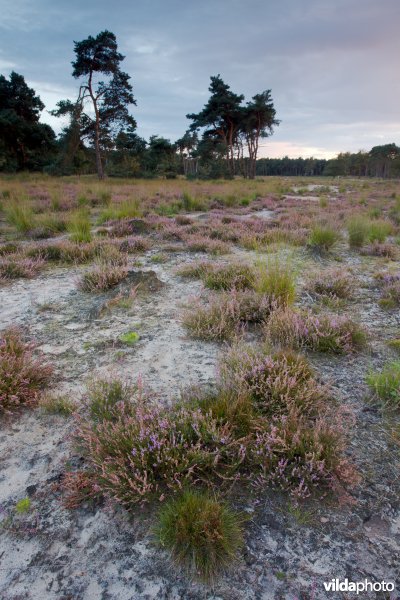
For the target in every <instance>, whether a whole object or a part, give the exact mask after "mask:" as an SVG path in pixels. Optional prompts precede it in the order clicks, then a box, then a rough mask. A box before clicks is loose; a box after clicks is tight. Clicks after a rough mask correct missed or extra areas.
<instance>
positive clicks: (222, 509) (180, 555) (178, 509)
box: [155, 490, 243, 583]
mask: <svg viewBox="0 0 400 600" xmlns="http://www.w3.org/2000/svg"><path fill="white" fill-rule="evenodd" d="M242 523H243V518H242V517H240V516H239V515H238V514H237V513H235V512H234V511H232V510H231V509H230V508H229V507H228V505H227V504H226V503H224V502H219V501H218V500H216V499H215V498H213V497H212V496H210V495H209V494H207V493H205V492H194V491H189V490H187V491H184V492H183V493H182V494H181V495H180V496H177V497H176V498H172V499H171V500H170V501H169V502H168V503H167V504H166V505H165V506H164V507H163V508H162V509H161V510H160V512H159V515H158V525H157V527H156V528H155V534H156V538H157V540H158V542H159V544H160V545H161V546H162V547H163V548H165V549H166V550H167V551H168V552H169V553H170V554H171V557H172V559H173V560H174V562H175V563H176V564H177V565H178V566H179V567H181V568H183V569H185V571H186V572H187V573H188V574H189V575H191V576H192V577H195V578H198V579H201V580H203V581H205V582H207V583H212V582H213V581H214V580H215V578H216V576H217V575H218V574H219V573H220V572H222V571H225V570H226V569H227V568H228V567H229V566H230V565H231V563H232V562H234V561H235V560H236V559H237V556H238V552H239V550H240V549H241V548H242V546H243V530H242Z"/></svg>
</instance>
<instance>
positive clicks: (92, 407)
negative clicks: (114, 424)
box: [87, 377, 135, 423]
mask: <svg viewBox="0 0 400 600" xmlns="http://www.w3.org/2000/svg"><path fill="white" fill-rule="evenodd" d="M134 393H135V388H134V386H132V385H129V384H127V383H124V382H123V381H121V380H120V379H118V378H117V377H109V378H108V379H98V380H92V381H91V382H90V383H89V384H88V386H87V408H88V411H89V416H90V419H91V420H92V421H93V422H95V423H100V422H102V421H104V420H105V421H113V420H114V419H115V408H116V407H120V408H121V409H123V410H122V413H124V412H129V406H130V399H131V397H132V396H133V395H134Z"/></svg>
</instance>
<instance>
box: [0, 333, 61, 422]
mask: <svg viewBox="0 0 400 600" xmlns="http://www.w3.org/2000/svg"><path fill="white" fill-rule="evenodd" d="M33 349H34V346H33V345H32V344H29V343H26V342H24V341H23V339H22V335H21V333H20V332H19V331H18V330H17V329H8V330H6V331H3V332H2V333H1V336H0V413H1V412H3V413H4V412H12V411H13V410H15V409H17V408H18V407H19V406H22V405H29V404H33V403H35V402H36V401H37V400H38V397H39V394H40V391H41V390H42V389H44V388H45V387H46V385H47V384H48V382H49V379H50V376H51V373H52V368H51V366H50V365H46V364H44V363H43V361H42V360H41V359H39V358H34V356H33Z"/></svg>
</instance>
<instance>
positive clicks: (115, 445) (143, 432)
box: [77, 395, 238, 508]
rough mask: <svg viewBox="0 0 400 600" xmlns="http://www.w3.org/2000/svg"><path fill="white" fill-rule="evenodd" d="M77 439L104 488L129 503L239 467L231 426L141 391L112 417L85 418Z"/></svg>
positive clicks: (97, 480) (115, 410) (231, 471)
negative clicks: (155, 400)
mask: <svg viewBox="0 0 400 600" xmlns="http://www.w3.org/2000/svg"><path fill="white" fill-rule="evenodd" d="M77 440H78V442H79V445H80V447H83V448H84V449H85V451H86V453H87V459H88V468H89V470H90V471H92V472H93V473H94V474H95V479H96V482H97V485H98V487H99V489H101V491H102V493H103V494H105V495H106V496H108V497H110V498H112V499H113V500H115V501H117V502H118V503H121V504H122V505H124V506H126V507H128V508H129V507H132V506H133V505H135V504H138V503H140V504H141V503H144V502H147V501H148V500H150V499H151V498H160V497H162V496H163V495H164V494H165V493H166V492H168V491H174V490H175V491H176V490H180V489H182V487H183V486H184V485H185V483H189V482H195V481H199V480H200V481H201V480H207V479H210V478H212V477H215V475H216V474H218V473H221V474H225V476H226V477H228V476H231V475H232V474H233V473H234V471H235V470H236V468H237V458H235V456H236V454H237V447H238V445H237V444H236V443H235V440H234V439H233V438H232V434H231V432H230V428H229V426H228V425H225V426H220V427H218V425H217V423H216V421H215V420H214V419H212V418H211V417H210V415H207V414H203V413H202V412H201V411H200V409H193V408H192V409H189V408H185V407H181V408H178V409H176V410H175V411H171V410H168V409H165V408H162V407H160V406H158V405H156V404H154V403H151V402H149V401H148V400H147V401H145V400H144V398H142V397H140V395H138V396H137V397H136V398H132V404H131V406H130V407H128V406H127V405H126V404H125V405H123V406H122V405H120V404H119V405H116V406H115V409H114V411H113V413H112V418H111V419H108V420H104V421H102V422H100V423H96V424H95V425H94V424H92V423H91V422H90V421H88V420H86V421H85V420H81V421H80V422H79V425H78V431H77Z"/></svg>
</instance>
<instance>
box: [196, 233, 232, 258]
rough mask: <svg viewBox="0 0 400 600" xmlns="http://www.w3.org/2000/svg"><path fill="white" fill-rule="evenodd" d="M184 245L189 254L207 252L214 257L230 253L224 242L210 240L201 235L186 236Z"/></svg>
mask: <svg viewBox="0 0 400 600" xmlns="http://www.w3.org/2000/svg"><path fill="white" fill-rule="evenodd" d="M186 245H187V249H188V250H189V252H207V253H209V254H213V255H215V256H219V255H221V254H228V253H229V252H230V247H229V246H228V244H225V242H221V241H219V240H210V239H209V238H207V237H204V236H202V235H191V236H188V237H187V238H186Z"/></svg>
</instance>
